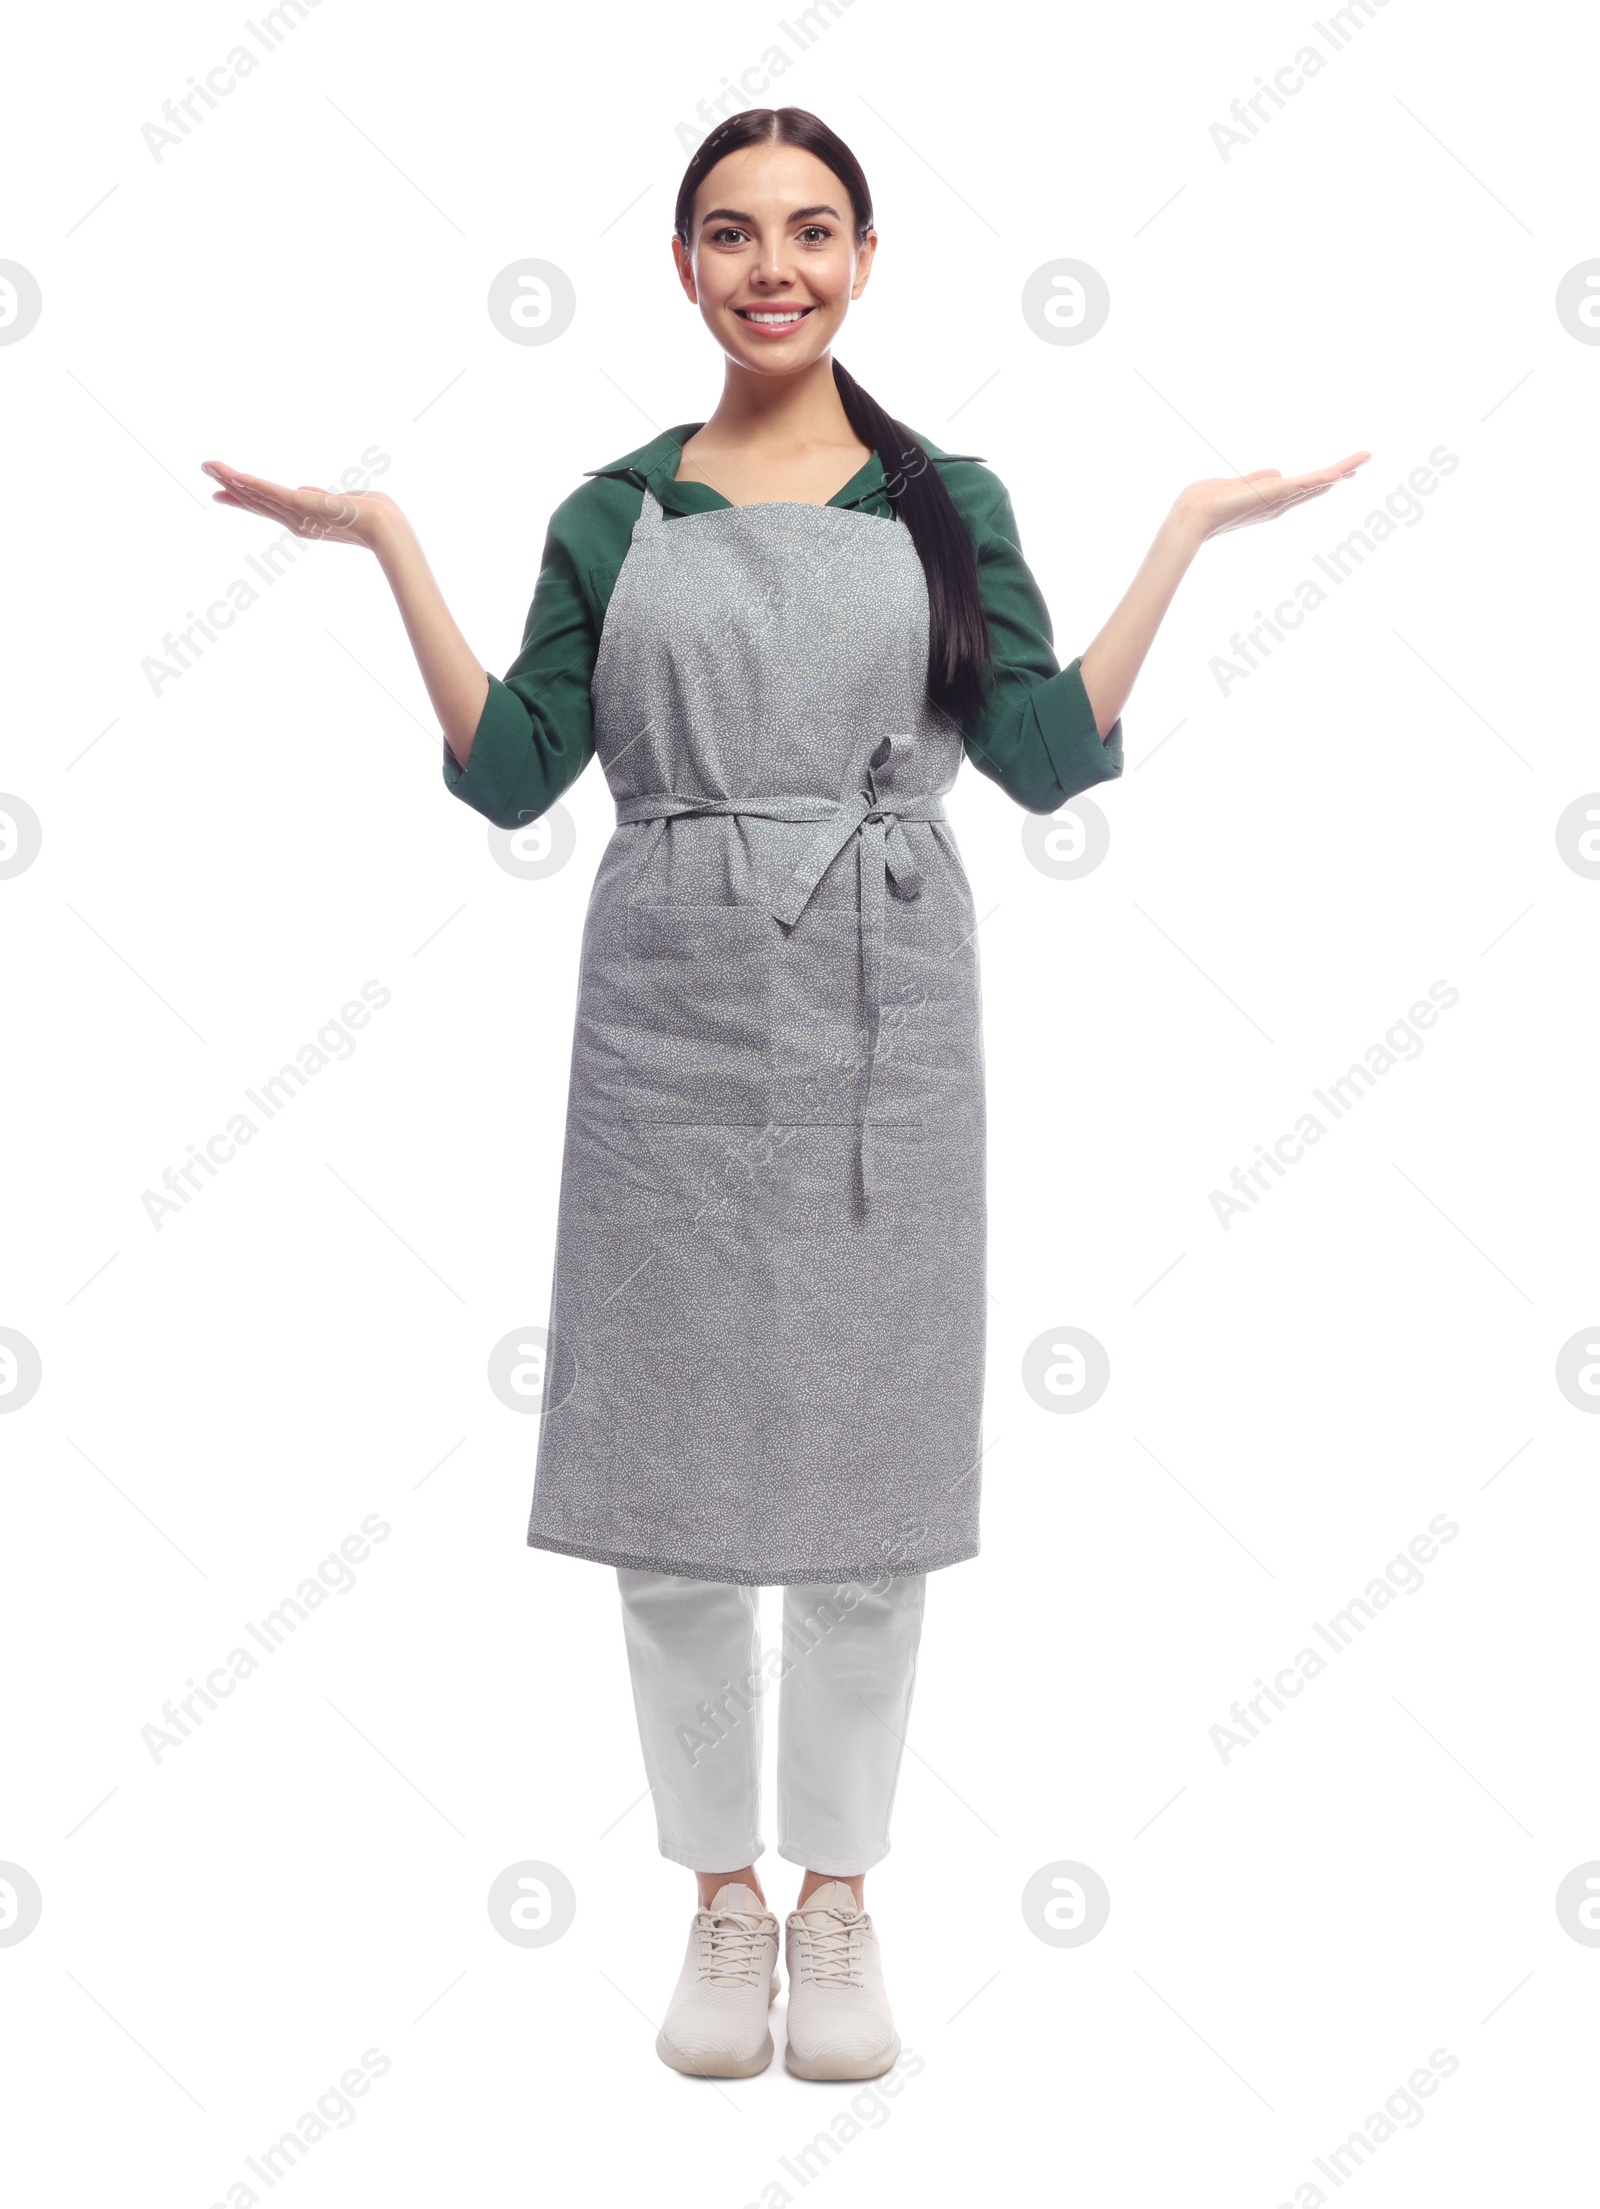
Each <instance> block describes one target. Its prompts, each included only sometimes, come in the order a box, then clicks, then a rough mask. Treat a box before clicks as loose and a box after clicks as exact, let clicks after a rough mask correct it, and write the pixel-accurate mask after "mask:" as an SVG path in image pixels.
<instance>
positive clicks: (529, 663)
mask: <svg viewBox="0 0 1600 2209" xmlns="http://www.w3.org/2000/svg"><path fill="white" fill-rule="evenodd" d="M585 585H586V577H585V574H584V572H583V568H582V565H581V562H580V559H579V557H578V555H577V554H576V552H575V549H574V547H573V545H572V544H571V543H570V542H569V541H568V538H567V535H566V532H565V530H564V529H563V528H562V526H561V518H560V516H559V514H558V516H557V517H556V519H554V520H552V522H551V525H550V529H549V532H548V534H547V536H546V538H545V547H544V554H543V557H542V559H541V562H540V567H539V575H538V579H537V581H536V583H535V584H534V591H533V604H532V605H531V606H530V607H529V609H528V619H527V622H526V625H525V626H524V629H523V634H522V650H521V651H520V652H519V653H518V654H517V657H516V659H515V660H514V661H513V662H512V664H511V666H510V667H509V668H508V669H507V670H506V674H505V679H504V680H503V681H502V680H501V679H500V677H499V676H496V675H491V676H490V677H489V692H488V696H487V697H486V698H485V699H484V702H483V712H482V714H481V715H480V716H479V719H478V726H477V729H476V731H475V732H474V735H473V739H472V748H471V750H470V751H469V752H468V754H467V764H466V765H465V767H463V766H462V765H461V763H460V761H459V760H458V759H457V758H456V756H455V754H454V752H452V751H451V749H450V746H449V744H448V743H447V744H446V745H445V747H444V781H445V788H446V789H447V790H449V791H450V792H451V794H452V795H453V796H455V797H458V798H460V799H461V800H462V802H463V803H464V804H466V805H470V806H472V807H473V808H474V809H475V810H476V811H477V812H479V813H482V814H483V815H484V816H485V817H486V818H487V819H489V820H491V821H493V822H494V824H495V826H496V827H497V828H522V827H525V826H526V824H527V823H528V822H529V821H536V820H537V819H538V818H539V816H540V814H541V813H546V812H548V811H549V809H550V807H551V806H552V805H554V804H555V802H556V800H557V798H559V797H560V795H561V793H562V792H563V791H564V790H566V789H568V788H570V786H571V785H572V784H573V783H574V782H576V781H577V779H578V777H579V775H581V774H582V772H583V770H584V768H585V767H586V766H587V765H588V763H589V761H590V760H591V759H592V758H593V757H594V708H593V704H592V701H591V697H590V684H591V682H592V680H593V677H594V663H595V654H596V651H597V650H598V647H599V621H598V618H597V615H596V612H595V609H594V607H593V605H592V604H591V601H590V597H589V593H588V591H587V589H586V587H585Z"/></svg>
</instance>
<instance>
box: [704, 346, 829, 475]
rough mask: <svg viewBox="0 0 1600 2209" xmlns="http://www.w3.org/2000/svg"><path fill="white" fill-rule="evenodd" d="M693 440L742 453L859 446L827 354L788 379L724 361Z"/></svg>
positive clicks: (711, 447) (711, 448)
mask: <svg viewBox="0 0 1600 2209" xmlns="http://www.w3.org/2000/svg"><path fill="white" fill-rule="evenodd" d="M695 441H696V443H697V444H699V445H701V446H702V447H703V448H704V449H705V450H707V451H711V450H715V449H717V448H728V447H733V446H738V447H739V448H741V449H742V450H744V451H746V452H749V451H751V450H752V449H756V450H759V449H761V448H762V447H766V448H769V449H776V448H780V447H781V448H783V449H785V450H788V451H793V450H794V448H795V447H796V446H807V445H809V446H819V445H854V444H856V443H857V442H858V440H857V437H856V434H855V432H854V430H852V429H851V427H850V420H849V417H848V416H847V415H846V413H845V411H844V402H843V401H842V400H841V398H840V397H839V387H838V385H837V384H836V383H835V382H834V380H833V355H832V353H831V352H829V353H824V354H823V355H822V356H821V358H820V359H818V360H814V361H812V362H811V364H810V365H809V366H808V367H806V368H802V369H799V370H797V371H796V373H795V374H794V375H792V376H760V375H756V374H754V373H753V372H752V371H751V370H750V369H748V368H742V367H740V366H739V364H738V363H737V362H736V361H729V362H728V363H727V364H726V369H725V373H724V376H723V382H722V397H721V398H720V399H719V400H718V402H717V408H716V412H715V413H714V414H713V415H712V416H711V419H710V420H709V421H708V422H705V423H703V424H702V426H701V428H700V429H699V430H698V431H697V433H696V440H695Z"/></svg>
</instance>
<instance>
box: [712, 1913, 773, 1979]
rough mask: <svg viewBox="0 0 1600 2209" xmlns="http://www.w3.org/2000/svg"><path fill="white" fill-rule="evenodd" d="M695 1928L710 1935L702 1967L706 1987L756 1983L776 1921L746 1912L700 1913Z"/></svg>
mask: <svg viewBox="0 0 1600 2209" xmlns="http://www.w3.org/2000/svg"><path fill="white" fill-rule="evenodd" d="M694 1922H695V1926H696V1929H697V1930H698V1931H699V1932H702V1933H705V1934H707V1935H708V1936H709V1938H708V1939H707V1942H706V1948H705V1954H704V1956H703V1957H702V1959H701V1964H700V1979H701V1981H702V1983H703V1984H708V1985H710V1986H714V1987H748V1986H753V1985H754V1984H755V1983H756V1980H757V1977H758V1975H759V1973H760V1971H761V1966H762V1962H763V1949H764V1947H765V1943H766V1940H767V1938H768V1937H769V1935H770V1932H771V1928H772V1923H773V1921H772V1920H771V1919H768V1918H756V1917H751V1916H750V1915H749V1913H748V1912H747V1911H743V1910H700V1911H697V1912H696V1914H695V1921H694Z"/></svg>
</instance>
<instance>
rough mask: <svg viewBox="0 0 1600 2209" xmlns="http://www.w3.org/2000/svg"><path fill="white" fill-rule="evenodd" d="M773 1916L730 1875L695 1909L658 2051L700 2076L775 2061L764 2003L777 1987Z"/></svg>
mask: <svg viewBox="0 0 1600 2209" xmlns="http://www.w3.org/2000/svg"><path fill="white" fill-rule="evenodd" d="M777 1964H778V1921H777V1919H776V1918H775V1917H774V1916H773V1915H772V1912H771V1911H770V1910H769V1909H768V1908H767V1906H766V1904H765V1903H764V1902H763V1901H762V1899H761V1897H760V1896H759V1895H758V1894H757V1893H756V1891H755V1889H754V1888H753V1887H747V1886H745V1885H744V1883H743V1882H742V1881H741V1880H737V1879H730V1880H729V1881H728V1883H727V1885H726V1886H724V1887H719V1888H718V1889H717V1891H716V1893H715V1894H714V1895H713V1896H712V1898H711V1907H710V1908H709V1909H708V1910H697V1911H696V1912H695V1914H694V1923H693V1925H692V1926H691V1927H690V1928H689V1952H688V1954H687V1955H686V1956H685V1957H684V1959H683V1969H682V1971H681V1972H680V1973H679V1974H678V1984H677V1989H676V1991H675V1992H674V1994H673V1997H672V2000H671V2002H670V2003H669V2005H668V2007H667V2014H666V2016H665V2018H663V2020H662V2024H661V2030H660V2032H659V2033H658V2034H657V2035H656V2054H657V2055H658V2056H659V2057H660V2058H661V2060H662V2062H663V2063H670V2064H671V2066H672V2068H673V2070H674V2071H687V2072H688V2073H690V2075H691V2076H692V2077H695V2078H702V2079H750V2078H754V2077H755V2075H756V2073H757V2072H758V2071H764V2070H765V2069H766V2068H767V2065H768V2064H769V2063H770V2062H771V2061H772V2033H771V2030H770V2029H769V2027H768V2024H767V2005H768V2003H769V2002H770V2001H771V2000H772V1998H773V1996H774V1995H775V1994H776V1993H777V1991H778V1971H777Z"/></svg>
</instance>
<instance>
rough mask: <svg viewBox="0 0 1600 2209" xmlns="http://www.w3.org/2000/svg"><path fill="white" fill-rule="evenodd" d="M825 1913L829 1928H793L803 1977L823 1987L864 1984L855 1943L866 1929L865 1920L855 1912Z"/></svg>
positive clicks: (825, 1926)
mask: <svg viewBox="0 0 1600 2209" xmlns="http://www.w3.org/2000/svg"><path fill="white" fill-rule="evenodd" d="M827 1914H828V1916H829V1917H830V1918H832V1920H833V1923H832V1924H831V1925H821V1926H818V1925H801V1926H800V1927H798V1928H797V1930H798V1932H799V1935H800V1939H799V1941H798V1943H797V1946H798V1949H799V1956H800V1961H801V1963H802V1964H803V1965H804V1967H805V1973H806V1976H807V1978H808V1979H811V1980H814V1981H815V1983H816V1984H817V1985H818V1986H823V1987H859V1986H862V1985H864V1984H865V1981H864V1980H863V1978H862V1976H861V1955H860V1950H859V1947H858V1943H859V1941H860V1939H861V1936H862V1935H863V1934H864V1933H865V1932H866V1931H867V1929H868V1921H867V1919H866V1917H865V1916H864V1915H863V1914H862V1913H861V1912H859V1911H856V1912H845V1911H842V1910H830V1911H829V1912H828V1913H827Z"/></svg>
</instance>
